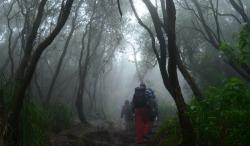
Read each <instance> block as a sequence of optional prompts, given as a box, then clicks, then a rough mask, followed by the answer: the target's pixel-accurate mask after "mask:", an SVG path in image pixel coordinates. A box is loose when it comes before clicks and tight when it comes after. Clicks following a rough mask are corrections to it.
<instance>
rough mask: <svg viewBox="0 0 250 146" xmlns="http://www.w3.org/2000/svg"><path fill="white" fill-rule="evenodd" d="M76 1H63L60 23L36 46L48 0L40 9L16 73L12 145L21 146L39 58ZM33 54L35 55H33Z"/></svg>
mask: <svg viewBox="0 0 250 146" xmlns="http://www.w3.org/2000/svg"><path fill="white" fill-rule="evenodd" d="M73 1H74V0H67V1H66V2H65V1H63V2H62V4H61V11H60V14H59V16H58V21H57V24H56V26H55V28H54V29H53V31H52V32H51V33H50V35H49V36H47V37H46V38H45V39H44V40H43V41H42V42H41V43H40V44H37V45H35V40H36V37H37V31H38V29H39V26H40V25H41V21H42V16H43V13H44V7H45V5H46V2H47V0H42V1H41V2H40V4H39V7H38V12H37V15H36V18H35V21H34V23H33V26H32V29H31V31H30V33H29V36H28V39H27V41H26V45H25V48H24V56H23V57H22V59H21V64H20V65H19V66H18V68H17V71H16V73H15V82H16V85H15V92H14V99H13V107H12V109H11V112H10V115H9V118H8V124H9V127H10V128H9V129H8V134H7V135H6V136H5V138H6V140H9V139H10V137H13V139H11V141H9V143H10V144H11V145H20V136H19V122H20V120H19V118H20V113H21V110H22V106H23V102H24V99H25V93H26V90H27V88H28V86H29V84H30V82H31V79H32V77H33V74H34V71H35V69H36V66H37V63H38V61H39V58H40V57H41V55H42V53H43V51H44V50H45V49H46V48H47V47H48V46H49V45H50V44H51V43H52V42H53V40H54V39H55V37H56V36H57V35H58V33H59V32H60V31H61V29H62V28H63V26H64V24H65V23H66V21H67V19H68V16H69V14H70V10H71V7H72V4H73ZM32 52H33V53H32Z"/></svg>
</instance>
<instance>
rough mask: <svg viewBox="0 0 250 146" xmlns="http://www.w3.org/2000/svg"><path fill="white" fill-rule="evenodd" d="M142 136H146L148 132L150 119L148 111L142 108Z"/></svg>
mask: <svg viewBox="0 0 250 146" xmlns="http://www.w3.org/2000/svg"><path fill="white" fill-rule="evenodd" d="M143 123H144V124H143V125H144V127H143V136H147V135H148V134H149V132H150V119H149V109H148V108H144V110H143Z"/></svg>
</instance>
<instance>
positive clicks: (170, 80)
mask: <svg viewBox="0 0 250 146" xmlns="http://www.w3.org/2000/svg"><path fill="white" fill-rule="evenodd" d="M143 2H144V3H145V5H146V7H147V8H148V10H149V12H150V15H151V18H152V20H153V24H154V28H155V31H156V37H157V39H158V41H159V43H160V53H159V54H160V55H158V53H157V52H156V51H155V44H154V40H153V39H154V37H152V32H151V31H150V29H149V28H148V27H147V26H146V25H145V24H143V23H142V21H141V20H140V18H139V17H138V15H137V13H136V11H135V9H134V6H133V2H132V0H130V3H131V6H132V9H133V11H134V13H135V15H136V18H137V20H138V21H139V23H140V24H141V25H142V26H143V27H144V28H145V29H146V30H147V31H148V32H149V34H150V36H151V39H152V47H153V48H154V52H155V55H156V57H157V60H158V64H159V68H160V72H161V76H162V80H163V83H164V86H165V88H166V89H167V90H168V91H169V93H170V94H171V95H172V97H173V99H174V101H175V103H176V106H177V109H178V117H179V122H180V125H181V132H182V142H181V145H182V146H194V145H195V133H194V130H193V127H192V123H191V120H190V118H189V116H188V115H187V106H186V103H185V101H184V98H183V96H182V93H181V88H180V85H179V81H178V75H177V63H178V62H177V61H178V54H177V53H178V50H177V46H176V34H175V21H176V9H175V4H174V2H173V1H172V0H166V1H165V3H166V10H167V15H166V16H165V17H166V18H167V21H164V22H166V23H167V27H166V31H167V33H166V35H167V36H168V53H169V59H168V68H166V59H167V56H166V52H167V51H166V49H167V45H166V42H165V36H164V32H163V30H162V29H161V27H162V23H161V20H160V17H159V15H158V12H157V9H156V8H155V7H154V5H153V4H152V3H151V1H150V0H143ZM161 3H162V2H161Z"/></svg>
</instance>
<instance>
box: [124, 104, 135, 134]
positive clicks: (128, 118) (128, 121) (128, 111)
mask: <svg viewBox="0 0 250 146" xmlns="http://www.w3.org/2000/svg"><path fill="white" fill-rule="evenodd" d="M132 114H133V113H132V107H131V104H130V103H129V101H128V100H126V101H125V103H124V105H123V107H122V112H121V118H122V119H123V118H124V121H125V128H126V130H130V129H131V128H132V120H133V115H132Z"/></svg>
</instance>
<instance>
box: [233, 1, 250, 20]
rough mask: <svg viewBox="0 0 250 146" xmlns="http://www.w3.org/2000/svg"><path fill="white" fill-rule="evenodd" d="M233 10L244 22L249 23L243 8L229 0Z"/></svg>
mask: <svg viewBox="0 0 250 146" xmlns="http://www.w3.org/2000/svg"><path fill="white" fill-rule="evenodd" d="M229 1H230V3H231V5H232V6H233V8H234V9H235V10H236V11H237V12H238V13H239V14H240V15H241V17H242V19H243V20H244V22H249V20H250V19H249V17H248V16H247V14H246V12H245V10H244V8H243V7H241V6H239V5H238V4H237V3H236V2H235V1H234V0H229Z"/></svg>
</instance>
